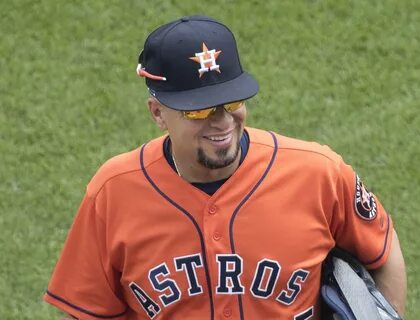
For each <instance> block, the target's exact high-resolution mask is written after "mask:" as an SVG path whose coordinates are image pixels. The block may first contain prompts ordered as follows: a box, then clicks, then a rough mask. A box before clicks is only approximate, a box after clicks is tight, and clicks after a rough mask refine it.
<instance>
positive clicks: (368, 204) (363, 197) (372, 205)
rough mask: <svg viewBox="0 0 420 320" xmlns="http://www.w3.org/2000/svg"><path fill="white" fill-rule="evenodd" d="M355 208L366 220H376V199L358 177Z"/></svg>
mask: <svg viewBox="0 0 420 320" xmlns="http://www.w3.org/2000/svg"><path fill="white" fill-rule="evenodd" d="M354 206H355V209H356V212H357V214H358V215H359V216H360V217H361V218H362V219H365V220H373V219H375V218H376V211H377V206H376V201H375V197H374V196H373V195H372V193H371V192H369V190H368V189H366V187H365V186H364V184H363V182H362V180H360V178H359V176H358V175H356V192H355V195H354Z"/></svg>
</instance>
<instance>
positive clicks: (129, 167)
mask: <svg viewBox="0 0 420 320" xmlns="http://www.w3.org/2000/svg"><path fill="white" fill-rule="evenodd" d="M140 149H141V147H139V148H136V149H134V150H132V151H129V152H126V153H122V154H119V155H116V156H114V157H112V158H110V159H109V160H107V161H106V162H105V163H104V164H102V165H101V166H100V168H99V169H98V171H97V172H96V173H95V175H94V176H93V177H92V179H91V180H90V182H89V184H88V186H87V193H88V194H89V195H91V196H95V195H96V194H97V193H98V192H99V190H100V189H101V188H102V187H103V185H105V184H106V183H107V182H108V181H109V180H112V179H115V178H116V177H119V176H121V175H125V174H129V173H131V172H134V171H139V170H140V165H139V158H140V157H139V155H140Z"/></svg>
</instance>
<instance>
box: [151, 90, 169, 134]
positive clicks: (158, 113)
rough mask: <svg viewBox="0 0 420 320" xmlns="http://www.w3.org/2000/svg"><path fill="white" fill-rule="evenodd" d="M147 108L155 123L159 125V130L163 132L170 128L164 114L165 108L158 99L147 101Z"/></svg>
mask: <svg viewBox="0 0 420 320" xmlns="http://www.w3.org/2000/svg"><path fill="white" fill-rule="evenodd" d="M147 107H148V109H149V112H150V115H151V116H152V119H153V121H154V122H155V123H156V124H157V126H158V127H159V129H160V130H162V131H164V130H167V129H168V127H167V126H166V122H165V118H164V115H163V113H164V112H162V111H163V108H164V106H162V104H160V102H159V101H158V100H157V99H156V98H153V97H149V98H148V99H147Z"/></svg>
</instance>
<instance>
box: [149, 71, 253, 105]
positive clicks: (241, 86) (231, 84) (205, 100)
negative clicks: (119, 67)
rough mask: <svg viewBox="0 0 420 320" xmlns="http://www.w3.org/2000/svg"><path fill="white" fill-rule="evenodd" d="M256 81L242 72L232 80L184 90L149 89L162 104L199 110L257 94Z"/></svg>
mask: <svg viewBox="0 0 420 320" xmlns="http://www.w3.org/2000/svg"><path fill="white" fill-rule="evenodd" d="M258 89H259V86H258V82H257V81H256V80H255V79H254V78H253V77H252V76H251V75H250V74H248V73H246V72H243V73H242V74H241V75H240V76H239V77H236V78H235V79H233V80H230V81H226V82H223V83H218V84H214V85H210V86H206V87H201V88H197V89H192V90H186V91H177V92H173V91H172V92H169V91H157V92H156V91H152V90H150V91H151V94H152V95H153V96H154V97H155V98H156V99H158V100H159V102H160V103H162V104H163V105H165V106H167V107H169V108H171V109H175V110H180V111H192V110H200V109H205V108H208V107H213V106H218V105H221V104H225V103H230V102H234V101H240V100H246V99H249V98H251V97H253V96H254V95H256V94H257V92H258Z"/></svg>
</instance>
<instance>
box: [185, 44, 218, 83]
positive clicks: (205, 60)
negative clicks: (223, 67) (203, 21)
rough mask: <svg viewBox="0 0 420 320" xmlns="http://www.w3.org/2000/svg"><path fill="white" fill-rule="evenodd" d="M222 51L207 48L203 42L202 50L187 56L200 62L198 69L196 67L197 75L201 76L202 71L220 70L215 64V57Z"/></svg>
mask: <svg viewBox="0 0 420 320" xmlns="http://www.w3.org/2000/svg"><path fill="white" fill-rule="evenodd" d="M221 52H222V51H221V50H219V51H216V49H212V50H209V49H208V48H207V46H206V44H205V43H204V42H203V51H202V52H199V53H196V54H195V57H189V58H190V59H191V60H193V61H195V62H197V63H199V64H200V69H198V73H199V77H200V78H201V77H202V76H203V74H204V73H206V72H209V71H213V70H215V71H217V72H219V73H220V72H221V71H220V66H219V65H218V64H216V59H217V58H218V57H219V54H220V53H221Z"/></svg>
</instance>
